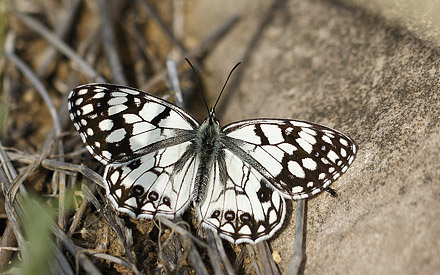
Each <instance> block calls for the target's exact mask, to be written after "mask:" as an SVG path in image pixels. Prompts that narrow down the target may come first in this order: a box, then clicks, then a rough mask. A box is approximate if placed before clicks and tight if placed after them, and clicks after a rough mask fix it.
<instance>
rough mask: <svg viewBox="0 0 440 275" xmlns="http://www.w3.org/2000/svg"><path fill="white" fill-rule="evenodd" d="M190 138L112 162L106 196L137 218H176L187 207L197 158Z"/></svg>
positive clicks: (106, 176)
mask: <svg viewBox="0 0 440 275" xmlns="http://www.w3.org/2000/svg"><path fill="white" fill-rule="evenodd" d="M192 146H193V145H192V143H191V142H190V141H187V142H184V143H181V144H177V145H173V146H169V147H166V148H162V149H159V150H157V151H154V152H151V153H149V154H146V155H143V156H141V157H139V158H137V159H134V160H131V161H129V162H127V163H121V164H119V163H115V164H109V165H107V166H106V167H105V172H104V178H105V180H106V183H107V186H106V191H107V197H108V198H109V199H110V201H111V202H112V204H113V205H114V206H115V208H116V209H117V210H118V211H121V212H124V213H127V214H129V215H130V216H132V217H134V218H148V219H152V218H154V217H155V216H165V217H167V218H175V217H177V216H179V215H180V214H181V213H183V211H184V210H185V209H186V208H187V207H188V205H189V203H190V198H191V192H192V190H193V189H194V182H195V171H196V170H197V167H198V159H197V158H196V157H195V154H194V151H193V149H192Z"/></svg>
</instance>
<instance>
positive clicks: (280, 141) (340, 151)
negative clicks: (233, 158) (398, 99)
mask: <svg viewBox="0 0 440 275" xmlns="http://www.w3.org/2000/svg"><path fill="white" fill-rule="evenodd" d="M223 131H224V133H225V134H226V138H225V141H224V143H225V146H226V147H227V148H229V149H230V150H231V151H232V152H233V153H234V154H236V155H237V156H238V157H239V158H240V159H242V160H243V161H244V162H247V163H249V164H250V166H252V167H253V168H254V169H256V170H258V171H259V172H260V173H261V174H262V175H263V176H264V177H265V178H266V179H267V180H268V181H269V182H270V183H271V184H272V185H273V186H274V187H275V188H276V189H277V190H278V191H280V192H281V193H282V194H283V195H284V196H285V197H287V198H293V199H304V198H308V197H310V196H312V195H315V194H317V193H319V192H321V191H323V190H325V188H327V187H328V186H329V185H330V184H331V183H332V182H334V181H335V180H336V179H337V178H338V177H339V176H341V175H342V174H343V173H344V172H345V171H346V170H347V169H348V167H349V165H350V164H351V163H352V162H353V160H354V158H355V155H356V151H357V146H356V144H355V142H354V141H353V140H352V139H351V138H349V137H347V136H346V135H344V134H342V133H340V132H338V131H336V130H333V129H331V128H328V127H324V126H321V125H318V124H314V123H310V122H305V121H298V120H287V119H255V120H244V121H240V122H237V123H232V124H230V125H227V126H225V127H224V128H223Z"/></svg>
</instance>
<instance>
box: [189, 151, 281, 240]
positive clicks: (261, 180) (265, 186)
mask: <svg viewBox="0 0 440 275" xmlns="http://www.w3.org/2000/svg"><path fill="white" fill-rule="evenodd" d="M285 208H286V207H285V202H284V198H283V197H282V196H281V194H280V193H279V192H277V191H276V190H274V188H273V187H272V186H271V184H270V183H269V182H268V181H267V180H266V179H265V177H264V176H263V175H262V174H261V173H260V172H258V171H257V170H256V169H254V168H253V167H252V166H250V165H249V163H246V162H243V161H242V160H241V159H240V158H238V157H237V155H235V154H234V153H233V152H231V151H229V150H228V149H225V150H222V152H221V153H220V154H218V156H217V161H216V162H214V164H213V167H212V169H211V176H210V178H209V181H208V186H207V189H206V197H205V199H204V201H203V202H202V203H201V204H199V205H198V206H197V213H198V218H199V221H200V223H201V224H202V226H203V227H205V228H208V229H210V230H213V231H215V232H217V233H218V234H219V235H220V236H221V237H222V238H225V239H227V240H229V241H230V242H233V243H236V244H239V243H243V242H245V243H251V244H253V243H255V242H258V241H262V240H266V239H268V238H270V237H271V236H272V235H273V234H274V233H275V232H276V231H277V230H278V229H279V228H280V227H281V225H282V223H283V220H284V216H285V212H286V209H285Z"/></svg>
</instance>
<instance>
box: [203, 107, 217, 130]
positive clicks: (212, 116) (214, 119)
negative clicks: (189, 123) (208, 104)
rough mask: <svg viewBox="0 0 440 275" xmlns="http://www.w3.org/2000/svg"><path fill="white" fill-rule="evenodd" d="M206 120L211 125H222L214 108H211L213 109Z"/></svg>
mask: <svg viewBox="0 0 440 275" xmlns="http://www.w3.org/2000/svg"><path fill="white" fill-rule="evenodd" d="M205 121H207V122H208V124H209V125H216V126H220V121H219V120H218V119H217V117H216V115H215V110H214V108H211V110H210V111H209V115H208V117H207V118H206V120H205Z"/></svg>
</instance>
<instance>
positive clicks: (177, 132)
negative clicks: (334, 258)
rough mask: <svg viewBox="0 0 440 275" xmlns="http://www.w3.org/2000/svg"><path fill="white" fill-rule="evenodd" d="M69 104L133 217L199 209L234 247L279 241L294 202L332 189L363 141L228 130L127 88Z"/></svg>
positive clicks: (85, 95) (117, 201) (271, 129)
mask: <svg viewBox="0 0 440 275" xmlns="http://www.w3.org/2000/svg"><path fill="white" fill-rule="evenodd" d="M68 108H69V111H70V118H71V119H72V121H73V123H74V125H75V128H76V130H78V132H79V134H80V136H81V138H82V140H83V142H84V144H85V145H86V147H87V149H88V151H89V152H90V153H91V154H92V155H93V156H94V157H95V158H96V159H97V160H98V161H100V162H101V163H102V164H104V165H105V172H104V176H103V177H104V179H105V182H106V192H107V196H108V198H109V199H110V201H111V202H112V204H113V205H114V206H115V208H116V209H117V210H118V211H121V212H124V213H128V214H129V215H131V216H132V217H134V218H147V219H152V218H154V217H155V216H164V217H167V218H174V217H177V216H179V215H181V214H182V213H183V212H184V211H185V209H186V208H188V206H189V205H190V203H191V202H192V204H193V205H194V207H195V208H196V212H197V216H198V217H197V218H198V220H199V222H200V223H201V224H202V226H203V227H205V228H209V229H211V230H213V231H215V232H217V233H218V234H219V235H220V236H221V237H223V238H225V239H227V240H228V241H230V242H233V243H236V244H238V243H243V242H245V243H251V244H253V243H256V242H259V241H262V240H266V239H268V238H270V237H271V236H272V235H273V234H274V233H275V232H276V231H277V230H278V229H279V228H280V227H281V224H282V223H283V220H284V216H285V212H286V205H285V201H284V199H285V198H288V199H304V198H308V197H310V196H312V195H315V194H317V193H319V192H321V191H323V190H325V189H326V188H327V187H328V186H329V185H330V184H331V183H332V182H334V181H335V180H336V179H337V178H338V177H339V176H340V175H341V174H343V173H344V172H345V171H346V170H347V168H348V166H349V165H350V164H351V163H352V162H353V160H354V158H355V154H356V150H357V147H356V144H355V143H354V141H353V140H352V139H351V138H349V137H347V136H345V135H344V134H342V133H340V132H338V131H335V130H333V129H330V128H327V127H324V126H321V125H318V124H314V123H310V122H305V121H298V120H292V119H250V120H243V121H239V122H235V123H231V124H229V125H226V126H224V127H222V128H220V126H219V121H218V120H217V118H216V116H215V113H214V108H212V109H211V111H210V112H209V115H208V117H207V118H206V119H205V120H204V121H203V122H202V123H201V124H200V123H198V122H197V120H196V119H195V118H194V117H193V116H192V115H191V114H189V113H187V112H185V111H184V110H182V109H181V108H179V107H177V106H175V105H173V104H171V103H169V102H167V101H165V100H162V99H160V98H158V97H156V96H153V95H151V94H148V93H145V92H142V91H140V90H136V89H133V88H129V87H125V86H117V85H110V84H88V85H83V86H80V87H77V88H76V89H74V90H73V91H72V92H71V93H70V95H69V103H68Z"/></svg>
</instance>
